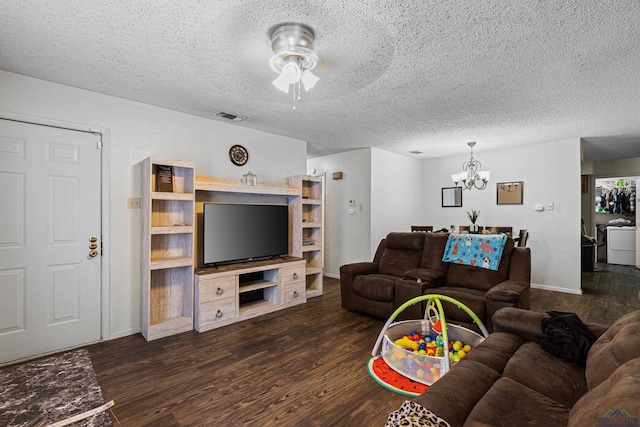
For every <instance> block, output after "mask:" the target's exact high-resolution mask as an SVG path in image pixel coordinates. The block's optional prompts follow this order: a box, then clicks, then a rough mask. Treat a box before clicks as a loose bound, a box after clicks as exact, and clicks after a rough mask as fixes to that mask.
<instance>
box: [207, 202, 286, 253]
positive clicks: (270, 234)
mask: <svg viewBox="0 0 640 427" xmlns="http://www.w3.org/2000/svg"><path fill="white" fill-rule="evenodd" d="M288 252H289V207H288V206H280V205H241V204H222V203H205V204H204V220H203V262H204V264H218V263H226V262H233V261H246V260H255V259H262V258H269V257H275V256H278V255H286V254H287V253H288Z"/></svg>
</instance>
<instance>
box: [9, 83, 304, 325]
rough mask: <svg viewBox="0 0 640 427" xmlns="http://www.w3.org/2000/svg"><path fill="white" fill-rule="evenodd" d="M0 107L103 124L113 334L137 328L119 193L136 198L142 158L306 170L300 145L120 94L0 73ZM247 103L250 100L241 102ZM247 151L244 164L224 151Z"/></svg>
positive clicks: (132, 233) (270, 175)
mask: <svg viewBox="0 0 640 427" xmlns="http://www.w3.org/2000/svg"><path fill="white" fill-rule="evenodd" d="M0 93H2V96H0V112H1V111H4V112H11V113H18V114H23V115H29V116H35V117H41V118H47V119H53V120H58V121H66V122H72V123H77V124H84V125H91V126H94V127H100V128H104V129H108V131H109V135H110V140H109V141H107V146H106V147H105V150H104V154H105V155H106V157H107V158H108V167H109V169H110V170H109V187H110V194H109V202H110V206H111V211H110V214H109V221H110V224H109V229H110V235H109V236H107V238H106V239H105V241H106V243H107V244H108V246H107V247H106V248H105V250H106V251H109V264H110V271H109V277H110V283H106V284H105V285H106V286H109V291H110V298H109V300H110V313H109V319H110V326H109V331H110V332H109V334H108V337H105V338H109V337H111V338H115V337H118V336H124V335H128V334H132V333H136V332H138V331H139V330H140V251H141V242H140V239H141V230H140V227H141V217H140V214H141V212H140V210H130V209H127V198H129V197H140V195H141V181H142V180H141V167H140V162H141V161H142V160H143V159H144V158H146V157H148V156H151V155H153V156H156V157H165V158H175V159H182V160H192V161H195V162H196V173H197V174H200V175H215V176H220V177H225V178H233V179H238V180H239V179H240V178H241V177H242V174H244V173H246V172H247V171H248V170H251V171H252V172H253V173H255V174H257V175H258V180H259V181H264V182H286V180H287V177H288V176H291V175H300V174H304V173H305V171H306V143H305V142H304V141H299V140H295V139H291V138H286V137H282V136H277V135H273V134H268V133H265V132H260V131H256V130H252V129H247V128H242V127H239V126H234V125H231V124H228V123H222V122H219V121H216V120H209V119H204V118H201V117H196V116H192V115H188V114H183V113H179V112H175V111H171V110H167V109H163V108H158V107H153V106H149V105H145V104H141V103H138V102H133V101H128V100H125V99H122V98H116V97H112V96H107V95H103V94H99V93H95V92H89V91H86V90H82V89H77V88H72V87H69V86H64V85H59V84H55V83H51V82H47V81H43V80H38V79H33V78H30V77H25V76H21V75H18V74H13V73H8V72H5V71H0ZM247 102H251V100H249V99H248V100H247ZM233 144H242V145H244V146H245V147H247V149H248V151H249V162H248V163H247V165H245V166H244V167H237V166H234V165H233V164H231V162H230V161H229V157H228V150H229V148H230V147H231V146H232V145H233Z"/></svg>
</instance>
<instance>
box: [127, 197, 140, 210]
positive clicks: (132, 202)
mask: <svg viewBox="0 0 640 427" xmlns="http://www.w3.org/2000/svg"><path fill="white" fill-rule="evenodd" d="M127 207H128V208H129V209H140V197H134V198H131V199H127Z"/></svg>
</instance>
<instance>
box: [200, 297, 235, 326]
mask: <svg viewBox="0 0 640 427" xmlns="http://www.w3.org/2000/svg"><path fill="white" fill-rule="evenodd" d="M234 317H236V298H235V297H231V298H224V299H220V300H217V301H214V302H207V303H201V304H199V306H198V320H199V326H200V327H202V326H204V325H207V324H211V323H215V322H223V321H227V320H229V319H233V318H234Z"/></svg>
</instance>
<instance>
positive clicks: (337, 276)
mask: <svg viewBox="0 0 640 427" xmlns="http://www.w3.org/2000/svg"><path fill="white" fill-rule="evenodd" d="M324 275H325V276H327V277H331V278H332V279H339V278H340V275H339V274H330V273H324Z"/></svg>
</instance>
